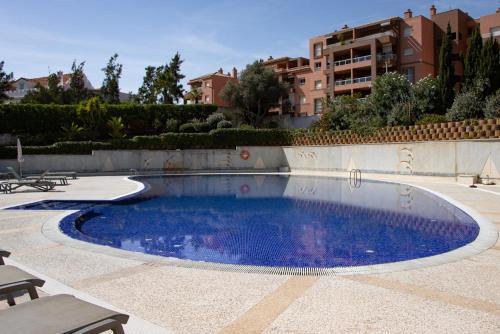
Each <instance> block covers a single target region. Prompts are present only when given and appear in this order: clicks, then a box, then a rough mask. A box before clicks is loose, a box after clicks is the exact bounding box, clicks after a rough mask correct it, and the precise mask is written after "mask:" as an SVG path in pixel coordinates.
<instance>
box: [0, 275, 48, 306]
mask: <svg viewBox="0 0 500 334" xmlns="http://www.w3.org/2000/svg"><path fill="white" fill-rule="evenodd" d="M44 283H45V281H44V280H42V279H40V278H38V277H35V276H33V275H30V274H28V273H27V272H25V271H23V270H21V269H19V268H16V267H14V266H5V265H3V266H0V295H6V296H7V302H8V303H9V305H10V306H14V305H16V302H15V301H14V298H13V297H12V294H13V293H15V292H20V291H24V290H26V291H28V293H29V295H30V298H31V299H32V300H33V299H36V298H38V293H37V292H36V287H37V286H38V287H42V286H43V284H44Z"/></svg>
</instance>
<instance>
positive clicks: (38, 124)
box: [0, 104, 217, 135]
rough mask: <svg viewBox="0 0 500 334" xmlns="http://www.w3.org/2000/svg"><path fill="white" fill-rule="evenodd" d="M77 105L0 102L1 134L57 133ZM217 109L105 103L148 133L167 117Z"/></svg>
mask: <svg viewBox="0 0 500 334" xmlns="http://www.w3.org/2000/svg"><path fill="white" fill-rule="evenodd" d="M76 108H77V106H76V105H56V104H0V133H11V134H30V135H37V134H47V133H59V132H61V128H62V127H63V126H68V125H70V124H71V122H73V121H76V120H77V117H76ZM216 110H217V106H216V105H211V104H196V105H194V104H193V105H168V104H166V105H163V104H149V105H140V104H113V105H107V111H108V116H109V117H112V116H117V117H121V118H122V120H123V122H124V123H125V124H128V125H132V126H134V127H135V128H137V130H136V131H135V132H142V133H144V134H147V133H148V132H150V131H152V128H153V126H152V124H153V122H154V121H155V120H159V121H160V122H161V123H162V124H165V122H166V121H167V120H168V119H176V120H178V121H179V123H180V124H181V123H185V122H188V121H189V120H191V119H193V118H197V119H206V118H207V117H208V116H209V115H210V114H212V113H214V112H215V111H216Z"/></svg>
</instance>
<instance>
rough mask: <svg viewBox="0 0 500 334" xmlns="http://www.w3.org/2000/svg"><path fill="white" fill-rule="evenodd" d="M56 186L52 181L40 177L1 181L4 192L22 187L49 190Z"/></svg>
mask: <svg viewBox="0 0 500 334" xmlns="http://www.w3.org/2000/svg"><path fill="white" fill-rule="evenodd" d="M55 186H56V184H55V183H54V182H52V181H47V180H38V179H33V180H21V181H18V180H11V181H5V182H2V183H1V188H2V191H3V192H4V193H9V192H12V190H16V189H18V188H21V187H29V188H34V189H37V190H40V191H49V190H52V189H54V187H55Z"/></svg>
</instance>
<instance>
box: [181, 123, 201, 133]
mask: <svg viewBox="0 0 500 334" xmlns="http://www.w3.org/2000/svg"><path fill="white" fill-rule="evenodd" d="M197 125H198V123H185V124H182V125H181V126H179V132H180V133H195V132H197V130H196V126H197Z"/></svg>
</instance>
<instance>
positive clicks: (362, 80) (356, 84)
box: [334, 75, 372, 92]
mask: <svg viewBox="0 0 500 334" xmlns="http://www.w3.org/2000/svg"><path fill="white" fill-rule="evenodd" d="M371 81H372V77H371V75H368V76H364V77H358V78H354V79H343V80H335V87H334V91H335V92H339V91H346V90H351V89H359V88H369V87H371Z"/></svg>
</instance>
